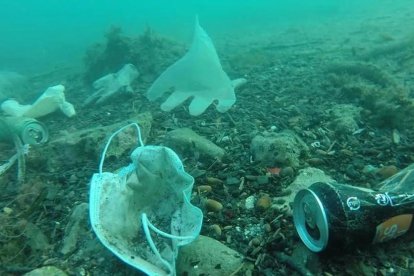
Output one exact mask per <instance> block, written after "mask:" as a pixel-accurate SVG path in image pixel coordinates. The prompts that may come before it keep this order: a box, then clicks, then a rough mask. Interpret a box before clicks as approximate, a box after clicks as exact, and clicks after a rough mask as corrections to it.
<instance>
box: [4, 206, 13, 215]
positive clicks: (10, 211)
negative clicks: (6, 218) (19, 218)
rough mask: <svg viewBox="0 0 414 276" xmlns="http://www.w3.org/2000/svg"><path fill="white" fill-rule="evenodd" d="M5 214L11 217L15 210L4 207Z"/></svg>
mask: <svg viewBox="0 0 414 276" xmlns="http://www.w3.org/2000/svg"><path fill="white" fill-rule="evenodd" d="M3 212H4V213H5V214H6V215H10V214H11V213H13V209H12V208H9V207H4V208H3Z"/></svg>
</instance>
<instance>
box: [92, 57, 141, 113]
mask: <svg viewBox="0 0 414 276" xmlns="http://www.w3.org/2000/svg"><path fill="white" fill-rule="evenodd" d="M138 76H139V72H138V70H137V68H136V67H135V66H134V65H133V64H125V65H124V66H123V67H122V69H121V70H119V71H118V72H116V73H111V74H108V75H106V76H103V77H102V78H100V79H98V80H96V81H95V82H94V83H93V88H94V89H95V90H96V91H95V92H94V93H93V94H92V95H91V96H89V97H88V98H87V99H86V100H85V105H87V104H90V103H92V102H95V103H96V104H99V103H102V102H104V101H106V100H107V99H108V98H110V97H111V96H113V95H114V94H115V93H118V92H121V91H126V92H129V93H132V92H133V89H132V87H131V83H132V82H133V81H134V80H135V79H136V78H137V77H138Z"/></svg>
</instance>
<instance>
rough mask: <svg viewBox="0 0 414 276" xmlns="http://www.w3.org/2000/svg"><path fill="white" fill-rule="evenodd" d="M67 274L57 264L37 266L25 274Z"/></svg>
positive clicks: (60, 275)
mask: <svg viewBox="0 0 414 276" xmlns="http://www.w3.org/2000/svg"><path fill="white" fill-rule="evenodd" d="M50 275H53V276H66V275H67V274H66V273H65V272H63V271H62V270H60V269H59V268H57V267H55V266H44V267H40V268H36V269H35V270H32V271H30V272H28V273H25V274H24V276H50Z"/></svg>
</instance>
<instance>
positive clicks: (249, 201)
mask: <svg viewBox="0 0 414 276" xmlns="http://www.w3.org/2000/svg"><path fill="white" fill-rule="evenodd" d="M244 206H245V207H246V209H247V210H250V209H253V208H254V196H253V195H251V196H249V197H248V198H246V201H245V203H244Z"/></svg>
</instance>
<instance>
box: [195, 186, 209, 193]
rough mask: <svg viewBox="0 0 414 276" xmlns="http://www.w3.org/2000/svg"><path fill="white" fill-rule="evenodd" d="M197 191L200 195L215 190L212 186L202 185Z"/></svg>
mask: <svg viewBox="0 0 414 276" xmlns="http://www.w3.org/2000/svg"><path fill="white" fill-rule="evenodd" d="M197 190H198V192H199V193H200V194H203V193H210V192H211V191H212V190H213V188H212V187H211V186H210V185H200V186H198V187H197Z"/></svg>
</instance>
